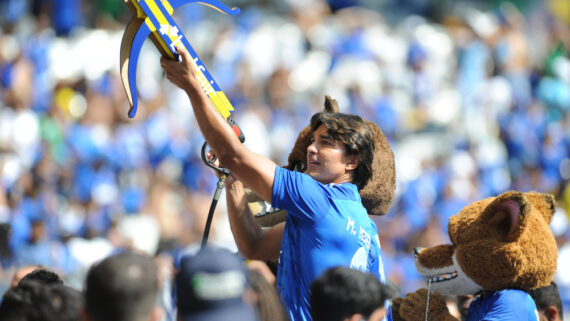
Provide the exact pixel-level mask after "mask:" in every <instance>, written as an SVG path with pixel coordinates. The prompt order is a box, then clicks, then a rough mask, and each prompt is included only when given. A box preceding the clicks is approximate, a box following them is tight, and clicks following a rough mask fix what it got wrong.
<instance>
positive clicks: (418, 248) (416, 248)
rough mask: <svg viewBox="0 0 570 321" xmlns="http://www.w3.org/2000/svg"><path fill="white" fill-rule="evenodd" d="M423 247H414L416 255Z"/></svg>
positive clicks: (416, 255)
mask: <svg viewBox="0 0 570 321" xmlns="http://www.w3.org/2000/svg"><path fill="white" fill-rule="evenodd" d="M422 249H423V247H414V257H418V255H420V252H421V250H422Z"/></svg>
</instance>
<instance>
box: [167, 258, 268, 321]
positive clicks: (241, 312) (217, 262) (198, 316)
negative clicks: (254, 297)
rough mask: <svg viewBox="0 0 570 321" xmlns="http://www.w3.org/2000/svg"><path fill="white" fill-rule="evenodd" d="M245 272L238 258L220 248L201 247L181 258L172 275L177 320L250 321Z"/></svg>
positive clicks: (250, 312)
mask: <svg viewBox="0 0 570 321" xmlns="http://www.w3.org/2000/svg"><path fill="white" fill-rule="evenodd" d="M247 291H250V290H249V285H248V271H247V268H246V267H245V265H244V264H243V263H242V261H241V259H240V258H239V257H238V256H237V255H235V254H233V253H231V252H229V251H228V250H224V249H215V248H208V247H207V248H204V249H202V250H200V251H199V252H198V253H197V254H195V255H191V256H186V257H184V258H182V261H181V263H180V270H179V272H178V274H177V275H176V292H177V301H176V302H177V305H178V320H183V321H186V320H188V321H203V320H204V321H205V320H207V321H231V320H236V321H237V320H239V321H253V320H257V316H256V314H255V311H254V309H253V307H252V306H251V305H250V304H249V303H247V302H246V300H245V299H246V298H245V297H246V296H247Z"/></svg>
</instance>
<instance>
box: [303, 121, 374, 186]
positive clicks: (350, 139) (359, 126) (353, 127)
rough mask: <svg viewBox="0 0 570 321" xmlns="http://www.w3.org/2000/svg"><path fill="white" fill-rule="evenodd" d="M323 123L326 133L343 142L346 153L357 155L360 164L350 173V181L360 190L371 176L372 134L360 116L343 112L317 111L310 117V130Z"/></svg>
mask: <svg viewBox="0 0 570 321" xmlns="http://www.w3.org/2000/svg"><path fill="white" fill-rule="evenodd" d="M320 125H325V127H326V128H327V129H328V134H329V135H330V136H331V137H332V138H333V139H334V140H336V141H340V142H342V143H343V144H344V146H345V148H346V151H345V154H346V155H358V156H359V160H360V164H359V165H358V167H357V168H356V169H355V170H354V172H353V174H352V183H353V184H355V185H356V186H357V187H358V190H361V189H362V188H363V187H364V186H365V185H366V183H368V180H369V179H370V177H372V160H373V159H374V134H373V133H372V130H371V129H370V126H368V124H367V123H366V122H365V121H364V119H363V118H362V117H360V116H356V115H349V114H343V113H317V114H315V115H313V117H312V118H311V132H314V131H315V130H316V129H317V128H318V127H319V126H320Z"/></svg>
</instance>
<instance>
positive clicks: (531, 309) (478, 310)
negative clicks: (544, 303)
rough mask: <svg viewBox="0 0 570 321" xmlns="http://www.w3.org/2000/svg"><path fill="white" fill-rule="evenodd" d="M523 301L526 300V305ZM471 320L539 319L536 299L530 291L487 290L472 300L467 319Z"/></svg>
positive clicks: (533, 320)
mask: <svg viewBox="0 0 570 321" xmlns="http://www.w3.org/2000/svg"><path fill="white" fill-rule="evenodd" d="M521 302H524V305H522V304H521ZM514 307H516V308H514ZM471 320H473V321H475V320H488V321H495V320H496V321H508V320H512V321H515V320H516V321H519V320H521V321H522V320H525V321H539V316H538V310H537V309H536V305H535V303H534V300H533V299H532V297H531V296H530V295H529V294H528V293H526V292H524V291H521V290H516V289H506V290H501V291H493V292H486V293H484V294H482V295H481V296H480V297H479V298H477V299H476V300H474V301H473V302H471V305H470V306H469V312H468V313H467V321H471Z"/></svg>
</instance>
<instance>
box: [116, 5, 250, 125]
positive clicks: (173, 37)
mask: <svg viewBox="0 0 570 321" xmlns="http://www.w3.org/2000/svg"><path fill="white" fill-rule="evenodd" d="M124 1H125V2H126V3H127V5H128V6H129V7H130V8H131V10H132V11H133V13H134V14H135V16H134V17H133V20H131V22H130V23H129V25H128V26H127V29H126V30H125V34H124V35H123V40H122V43H121V79H122V81H123V86H124V87H125V91H126V93H127V97H128V98H129V102H130V104H131V108H130V109H129V113H128V115H129V117H130V118H133V117H135V114H136V113H137V104H138V96H137V86H136V73H137V71H136V70H137V61H138V59H139V54H140V51H141V48H142V45H143V43H144V41H145V40H146V38H147V37H149V36H150V38H151V39H152V41H153V42H154V44H155V46H156V48H158V50H159V51H160V53H161V54H162V56H163V57H166V58H169V59H178V54H177V53H176V45H177V44H179V43H181V44H182V45H183V46H184V48H185V49H186V50H187V51H188V53H189V54H190V56H191V57H192V59H194V62H196V65H197V66H198V68H197V69H196V70H197V71H196V76H197V77H198V79H199V80H200V82H201V84H202V90H204V93H206V95H207V96H208V97H209V98H210V100H211V101H212V104H213V105H214V106H215V107H216V109H217V110H218V112H219V113H220V114H221V115H222V116H224V118H226V119H227V118H229V116H230V114H231V113H232V111H233V110H234V108H233V107H232V105H231V103H230V102H229V100H228V98H227V97H226V95H225V94H224V92H223V91H222V90H221V89H220V87H219V86H218V84H217V83H216V81H215V80H214V78H212V75H210V72H208V69H206V67H205V66H204V64H203V63H202V60H201V59H200V57H198V55H197V54H196V52H195V51H194V49H193V48H192V46H191V45H190V43H189V42H188V40H187V39H186V37H185V36H184V34H183V33H182V31H181V30H180V28H179V27H178V26H177V25H176V22H174V19H173V18H172V13H173V12H174V10H175V9H176V8H178V7H179V6H181V5H183V4H186V3H191V2H198V3H201V4H204V5H207V6H210V7H212V8H214V9H216V10H218V11H220V12H222V13H225V14H230V15H236V14H238V13H239V9H238V8H232V9H230V8H228V7H226V6H225V5H224V4H223V3H221V2H220V1H219V0H170V1H169V0H124Z"/></svg>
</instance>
